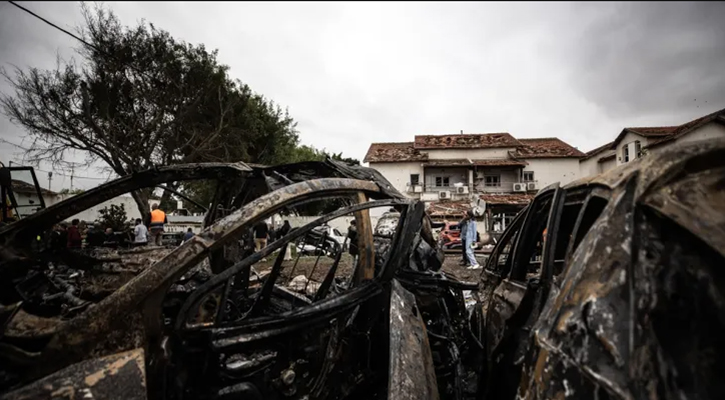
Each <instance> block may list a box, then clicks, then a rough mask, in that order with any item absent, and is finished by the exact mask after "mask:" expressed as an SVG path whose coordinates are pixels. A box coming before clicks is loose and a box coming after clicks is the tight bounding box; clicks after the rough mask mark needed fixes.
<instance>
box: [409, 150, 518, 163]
mask: <svg viewBox="0 0 725 400" xmlns="http://www.w3.org/2000/svg"><path fill="white" fill-rule="evenodd" d="M514 150H515V149H514V148H513V147H511V148H500V149H433V150H421V152H422V153H428V159H429V160H447V159H456V158H468V159H471V160H482V159H487V158H509V156H508V152H509V151H514Z"/></svg>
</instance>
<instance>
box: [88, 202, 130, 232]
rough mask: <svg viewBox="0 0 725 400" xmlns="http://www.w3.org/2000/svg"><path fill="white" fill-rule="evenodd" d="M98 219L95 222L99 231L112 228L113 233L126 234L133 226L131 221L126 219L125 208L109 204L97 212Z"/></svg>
mask: <svg viewBox="0 0 725 400" xmlns="http://www.w3.org/2000/svg"><path fill="white" fill-rule="evenodd" d="M98 213H99V214H100V217H99V218H98V220H97V221H96V224H98V227H99V229H101V230H106V228H113V231H114V232H126V231H127V230H129V229H131V226H133V224H132V221H131V220H129V219H128V215H127V214H126V207H125V206H124V205H123V203H121V205H116V204H111V205H110V206H106V207H103V208H102V209H101V210H99V211H98Z"/></svg>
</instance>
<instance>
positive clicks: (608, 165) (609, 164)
mask: <svg viewBox="0 0 725 400" xmlns="http://www.w3.org/2000/svg"><path fill="white" fill-rule="evenodd" d="M616 167H617V160H616V159H614V158H612V159H609V160H607V161H605V162H603V163H599V173H602V174H603V173H605V172H607V171H610V170H612V169H614V168H616ZM582 176H584V175H582Z"/></svg>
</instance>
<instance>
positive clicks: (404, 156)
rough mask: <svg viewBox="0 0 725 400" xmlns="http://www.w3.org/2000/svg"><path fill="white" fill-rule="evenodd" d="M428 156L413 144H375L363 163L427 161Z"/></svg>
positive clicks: (371, 146)
mask: <svg viewBox="0 0 725 400" xmlns="http://www.w3.org/2000/svg"><path fill="white" fill-rule="evenodd" d="M427 159H428V155H427V154H422V153H421V152H420V151H418V150H417V149H415V148H413V142H402V143H373V144H371V145H370V148H369V149H368V153H367V154H366V155H365V158H364V159H363V162H405V161H425V160H427Z"/></svg>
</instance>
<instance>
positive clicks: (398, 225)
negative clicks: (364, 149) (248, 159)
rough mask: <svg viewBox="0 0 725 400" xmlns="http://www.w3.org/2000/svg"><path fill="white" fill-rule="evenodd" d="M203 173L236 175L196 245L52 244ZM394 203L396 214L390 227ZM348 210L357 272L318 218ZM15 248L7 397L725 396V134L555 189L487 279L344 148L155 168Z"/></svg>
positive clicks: (107, 189) (223, 187) (227, 178)
mask: <svg viewBox="0 0 725 400" xmlns="http://www.w3.org/2000/svg"><path fill="white" fill-rule="evenodd" d="M195 179H211V180H216V181H218V182H220V184H219V185H218V189H217V192H216V196H215V199H214V203H213V204H212V207H210V208H209V211H208V213H207V215H206V219H205V226H206V228H205V230H204V231H203V233H202V234H200V235H197V236H196V237H194V238H193V239H192V240H189V241H188V242H186V243H184V244H183V245H182V246H180V247H176V248H173V249H162V248H151V250H153V251H149V250H148V249H147V250H129V251H123V250H114V251H106V252H103V253H91V254H83V253H74V254H49V253H48V252H47V251H45V250H44V249H43V248H42V246H41V247H39V246H37V244H36V243H35V241H34V238H35V237H36V236H37V235H38V234H39V233H41V232H43V231H44V230H47V229H49V228H50V227H51V226H52V225H53V224H54V223H57V222H59V221H61V220H64V219H67V218H68V217H70V216H72V215H74V214H76V213H77V212H79V211H81V210H83V209H86V208H88V207H91V206H93V205H94V204H98V203H100V202H102V201H105V200H107V199H110V198H112V197H114V196H117V195H119V194H122V193H126V192H129V191H132V190H136V189H138V188H142V187H154V186H158V185H161V184H163V183H165V182H173V181H184V180H195ZM333 198H334V199H338V200H337V201H342V202H341V203H340V204H341V205H340V208H339V209H338V210H336V211H333V212H330V213H326V214H324V215H321V216H320V217H319V218H318V219H317V220H315V221H314V222H312V223H310V224H308V225H305V226H301V227H297V229H294V230H292V231H290V232H289V233H288V234H287V235H286V236H284V237H282V238H280V239H278V240H276V241H274V242H272V243H270V244H269V245H268V246H267V247H266V248H264V249H262V250H261V251H259V252H256V253H255V252H253V251H252V250H251V249H250V246H248V245H245V243H246V242H245V239H244V238H245V235H246V234H247V231H248V230H249V228H250V227H252V226H253V225H254V224H255V223H257V222H259V221H261V220H262V219H264V218H266V217H268V216H270V215H272V214H274V213H276V212H279V211H281V210H285V209H294V207H299V206H301V205H304V204H306V203H309V202H314V201H320V200H329V199H333ZM340 199H342V200H340ZM376 207H382V208H384V209H385V210H388V212H387V213H385V214H384V215H383V217H381V218H380V219H379V221H378V223H377V226H376V227H373V226H372V224H371V220H370V218H369V214H368V213H369V210H370V209H372V208H376ZM391 208H392V209H393V210H390V209H391ZM350 214H352V215H354V217H355V221H356V226H357V230H358V239H357V240H358V242H357V243H358V245H359V251H360V254H359V262H358V263H357V264H355V265H354V268H349V267H348V268H346V267H345V265H343V264H344V263H343V262H342V258H343V254H342V253H343V251H344V250H343V249H344V248H345V246H344V245H342V246H341V245H340V244H339V242H337V241H335V240H329V238H327V237H326V235H325V233H324V232H326V230H316V229H315V228H316V227H318V226H322V224H324V223H326V222H328V221H331V220H333V219H335V218H338V217H341V216H345V215H350ZM320 232H323V233H320ZM0 240H1V242H0V245H2V247H0V257H1V258H0V261H1V264H0V285H2V287H1V288H0V307H1V308H0V323H1V324H2V331H0V361H1V364H0V385H2V386H1V389H0V393H3V394H2V395H0V396H2V397H0V398H2V399H31V398H32V399H35V398H124V399H237V398H244V399H513V398H525V399H532V400H533V399H562V398H581V399H610V398H611V399H642V398H647V399H720V398H725V384H723V382H722V380H721V379H718V377H719V375H718V372H719V371H723V370H725V368H723V362H724V361H723V360H725V345H724V344H723V338H724V337H725V336H723V332H725V287H724V286H723V283H724V280H723V274H722V271H721V269H722V265H725V142H722V141H711V142H700V143H696V144H689V145H687V146H681V147H679V148H671V149H670V150H665V151H663V152H661V153H658V154H651V155H648V156H647V157H644V158H642V159H639V160H636V161H634V162H631V163H629V164H628V165H627V166H624V167H620V168H617V169H614V170H613V171H610V172H608V173H606V174H604V175H601V176H597V177H593V178H588V179H584V180H580V181H577V182H573V183H571V184H569V185H566V186H563V187H560V186H559V185H556V184H554V185H552V186H549V187H547V188H545V189H543V190H541V191H540V192H539V193H538V194H537V196H536V197H535V199H534V200H533V201H532V202H531V203H530V204H529V205H528V206H527V207H526V208H525V209H524V210H523V211H521V213H520V214H519V215H518V216H517V217H516V219H515V220H514V221H513V223H512V224H511V225H510V226H509V228H508V229H507V230H506V232H504V234H503V235H502V236H501V239H500V240H499V242H498V243H497V245H496V247H495V248H494V249H493V251H492V253H491V256H490V257H489V259H488V260H487V263H486V266H485V268H484V270H483V272H482V274H481V278H480V281H479V282H476V283H467V282H461V281H459V280H457V279H455V278H454V277H452V276H451V275H449V274H447V273H445V272H443V271H442V270H441V266H442V261H443V254H442V252H441V250H440V249H438V248H437V247H436V243H435V241H434V240H433V236H432V233H431V222H430V220H429V219H428V217H427V216H426V214H425V212H424V209H423V204H421V203H420V202H417V201H414V200H410V199H406V198H405V197H404V196H402V195H401V194H400V193H398V192H397V191H395V190H394V189H393V188H392V187H391V185H390V184H389V183H388V182H387V181H386V180H385V179H384V178H383V177H382V176H380V175H379V174H378V173H377V172H376V171H374V170H371V169H368V168H363V167H351V166H348V165H345V164H340V163H337V162H334V161H327V162H324V163H302V164H294V165H285V166H278V167H271V168H252V167H250V166H247V165H245V164H208V165H189V166H176V167H163V168H159V169H156V170H152V171H145V172H140V173H137V174H135V175H132V176H127V177H124V178H121V179H119V180H116V181H114V182H111V183H108V184H106V185H103V186H101V187H99V188H97V189H94V190H92V191H89V192H86V193H84V194H82V195H78V196H76V197H74V198H72V199H70V200H68V201H66V202H64V203H60V204H56V205H53V206H50V207H48V208H47V209H44V210H42V211H40V212H38V213H36V214H33V215H30V216H27V217H26V218H23V219H21V220H19V221H17V222H14V223H12V224H9V225H5V226H2V227H0ZM301 242H304V243H306V244H307V245H309V244H311V243H313V244H316V245H317V246H320V248H321V249H322V250H321V251H320V252H318V253H317V254H318V255H317V256H316V258H315V257H312V258H313V259H314V263H313V264H312V265H311V268H309V269H308V270H307V273H306V275H305V276H301V277H300V276H295V275H296V272H298V271H301V270H303V269H304V268H303V267H302V264H301V261H300V259H299V258H298V259H295V260H293V261H291V262H290V261H284V260H283V256H284V253H285V252H284V250H285V248H286V247H287V246H295V245H297V244H299V243H301ZM267 257H268V258H270V260H272V262H271V265H268V266H264V267H263V263H262V260H263V259H265V258H267ZM464 293H466V294H468V293H473V297H474V298H475V299H476V300H475V304H474V305H473V306H467V300H466V298H465V297H464Z"/></svg>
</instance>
